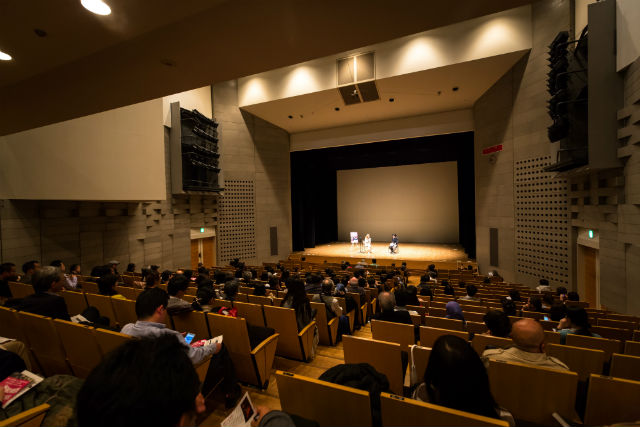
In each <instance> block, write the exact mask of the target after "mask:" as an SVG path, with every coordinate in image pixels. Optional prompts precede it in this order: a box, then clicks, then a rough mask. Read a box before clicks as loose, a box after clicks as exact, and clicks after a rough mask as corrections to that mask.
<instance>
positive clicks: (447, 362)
mask: <svg viewBox="0 0 640 427" xmlns="http://www.w3.org/2000/svg"><path fill="white" fill-rule="evenodd" d="M413 398H414V399H417V400H422V401H424V402H429V403H433V404H436V405H441V406H446V407H447V408H451V409H457V410H459V411H465V412H471V413H473V414H476V415H482V416H485V417H490V418H497V419H502V420H504V421H507V422H509V424H510V425H515V422H514V420H513V416H512V415H511V414H510V413H509V412H508V411H506V410H504V409H501V408H500V407H499V406H498V404H497V403H496V401H495V400H494V399H493V395H492V394H491V388H490V387H489V376H488V375H487V371H486V369H485V367H484V365H483V364H482V361H481V360H480V356H478V353H476V352H475V350H474V349H473V348H472V347H471V345H469V343H468V342H467V341H466V340H464V339H462V338H460V337H456V336H454V335H443V336H441V337H440V338H438V339H437V340H436V342H435V343H434V344H433V348H432V349H431V355H430V356H429V363H428V364H427V369H426V370H425V372H424V382H423V383H421V384H420V385H419V386H418V387H417V388H416V389H415V391H414V393H413Z"/></svg>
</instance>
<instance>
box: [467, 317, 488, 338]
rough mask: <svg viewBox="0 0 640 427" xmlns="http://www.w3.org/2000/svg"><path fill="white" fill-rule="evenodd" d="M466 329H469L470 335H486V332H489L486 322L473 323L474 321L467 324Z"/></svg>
mask: <svg viewBox="0 0 640 427" xmlns="http://www.w3.org/2000/svg"><path fill="white" fill-rule="evenodd" d="M465 327H466V329H467V332H469V334H473V335H475V334H484V333H485V332H487V331H488V330H489V329H488V328H487V325H485V324H484V322H473V321H468V320H467V323H466V324H465Z"/></svg>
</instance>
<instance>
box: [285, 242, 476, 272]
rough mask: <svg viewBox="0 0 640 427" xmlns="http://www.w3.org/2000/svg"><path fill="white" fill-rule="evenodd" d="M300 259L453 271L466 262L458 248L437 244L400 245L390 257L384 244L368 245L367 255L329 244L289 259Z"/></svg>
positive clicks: (344, 245)
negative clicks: (372, 261) (369, 250)
mask: <svg viewBox="0 0 640 427" xmlns="http://www.w3.org/2000/svg"><path fill="white" fill-rule="evenodd" d="M303 256H304V257H305V258H306V260H307V261H314V262H324V261H327V262H341V261H349V262H351V263H352V264H355V263H356V262H358V261H360V260H363V259H364V260H365V261H366V262H367V263H371V259H374V258H375V259H376V262H377V264H378V265H391V263H395V264H396V266H400V264H401V263H402V262H403V261H404V262H406V263H407V266H408V267H409V268H426V266H427V265H429V264H436V265H437V267H438V268H450V269H454V268H457V265H458V262H464V263H467V262H468V261H469V258H468V257H467V254H466V253H465V251H464V248H463V247H462V246H461V245H458V244H440V243H400V245H399V251H398V253H397V254H390V253H389V243H388V242H385V243H372V244H371V253H360V247H359V246H358V245H355V246H352V245H351V243H347V242H332V243H329V244H326V245H319V246H316V247H315V248H310V249H305V250H304V251H299V252H293V253H292V254H291V256H290V257H289V258H290V259H300V258H301V257H303ZM474 264H475V263H474Z"/></svg>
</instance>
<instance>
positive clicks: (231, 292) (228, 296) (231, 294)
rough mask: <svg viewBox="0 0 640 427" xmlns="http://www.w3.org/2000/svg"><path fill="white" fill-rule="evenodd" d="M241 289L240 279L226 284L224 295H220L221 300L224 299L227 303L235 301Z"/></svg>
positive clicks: (223, 289) (223, 290)
mask: <svg viewBox="0 0 640 427" xmlns="http://www.w3.org/2000/svg"><path fill="white" fill-rule="evenodd" d="M239 288H240V282H238V279H232V280H230V281H228V282H225V284H224V287H223V288H222V294H221V295H220V299H224V300H227V301H231V302H233V301H235V300H236V295H238V289H239Z"/></svg>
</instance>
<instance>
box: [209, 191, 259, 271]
mask: <svg viewBox="0 0 640 427" xmlns="http://www.w3.org/2000/svg"><path fill="white" fill-rule="evenodd" d="M218 210H219V219H218V221H219V222H218V224H219V225H218V231H219V236H220V239H219V251H218V252H219V258H220V262H221V263H223V264H226V263H228V262H229V261H231V260H233V259H234V258H240V260H241V261H244V260H248V259H253V258H255V257H256V231H255V222H256V220H255V184H254V181H253V180H225V191H224V195H223V196H221V197H220V199H219V201H218Z"/></svg>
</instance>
